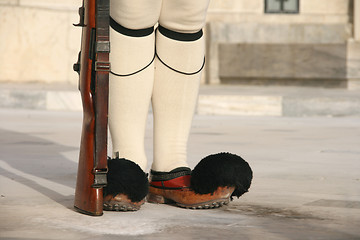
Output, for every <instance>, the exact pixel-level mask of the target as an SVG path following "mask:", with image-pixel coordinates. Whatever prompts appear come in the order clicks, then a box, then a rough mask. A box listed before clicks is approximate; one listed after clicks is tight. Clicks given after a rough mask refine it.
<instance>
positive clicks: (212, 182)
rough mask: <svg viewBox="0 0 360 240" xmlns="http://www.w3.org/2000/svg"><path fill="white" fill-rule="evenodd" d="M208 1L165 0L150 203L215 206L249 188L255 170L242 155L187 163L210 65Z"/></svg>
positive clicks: (155, 98) (158, 41)
mask: <svg viewBox="0 0 360 240" xmlns="http://www.w3.org/2000/svg"><path fill="white" fill-rule="evenodd" d="M207 5H208V1H207V0H197V1H191V0H178V1H171V0H164V1H163V6H162V12H161V15H160V21H159V23H160V27H159V28H158V30H157V36H156V50H157V55H158V57H157V59H156V62H155V67H156V69H155V82H154V90H153V97H152V103H153V110H154V120H155V126H154V127H155V132H154V134H155V139H154V140H155V146H154V162H153V165H152V170H151V177H150V179H151V180H150V187H149V195H148V201H149V202H153V203H167V202H172V203H173V202H175V203H176V204H177V205H178V206H181V207H185V208H193V209H198V208H199V209H203V208H215V207H220V206H222V205H224V204H227V203H229V201H230V199H232V197H233V196H237V197H239V196H241V195H242V194H244V193H245V192H247V191H248V189H249V187H250V184H251V179H252V170H251V168H250V166H249V164H248V163H247V162H246V161H245V160H244V159H242V158H241V157H239V156H237V155H234V154H230V153H220V154H214V155H210V156H208V157H206V158H204V159H202V160H201V161H200V163H199V164H198V165H197V166H196V167H195V168H194V170H193V171H191V170H190V168H188V167H187V161H186V145H187V139H188V135H189V131H190V125H191V121H192V117H193V114H194V110H195V105H196V100H197V96H198V89H199V83H200V76H201V69H202V67H203V64H204V49H205V43H204V37H203V36H202V32H201V28H202V27H203V25H204V21H205V13H206V8H207Z"/></svg>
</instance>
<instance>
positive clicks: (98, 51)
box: [74, 0, 110, 216]
mask: <svg viewBox="0 0 360 240" xmlns="http://www.w3.org/2000/svg"><path fill="white" fill-rule="evenodd" d="M79 14H80V22H79V23H78V24H76V25H75V26H80V27H82V36H81V51H80V53H79V58H78V62H77V63H75V64H74V70H75V71H77V72H78V73H79V90H80V93H81V99H82V104H83V124H82V133H81V143H80V153H79V165H78V173H77V181H76V190H75V201H74V206H75V209H77V210H78V211H79V212H81V213H85V214H88V215H93V216H101V215H102V214H103V191H102V188H103V187H104V186H106V173H107V116H108V92H109V89H108V83H109V71H110V63H109V52H110V41H109V0H83V5H82V7H80V8H79Z"/></svg>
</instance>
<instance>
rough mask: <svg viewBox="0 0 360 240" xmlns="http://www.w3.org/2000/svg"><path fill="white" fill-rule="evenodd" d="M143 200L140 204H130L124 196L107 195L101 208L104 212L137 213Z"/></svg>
mask: <svg viewBox="0 0 360 240" xmlns="http://www.w3.org/2000/svg"><path fill="white" fill-rule="evenodd" d="M144 203H145V200H142V201H140V202H132V201H130V199H128V198H127V196H126V195H124V194H118V195H116V196H115V197H113V196H111V195H108V196H106V197H105V198H104V203H103V208H104V210H106V211H117V212H128V211H137V210H139V209H140V207H141V205H143V204H144Z"/></svg>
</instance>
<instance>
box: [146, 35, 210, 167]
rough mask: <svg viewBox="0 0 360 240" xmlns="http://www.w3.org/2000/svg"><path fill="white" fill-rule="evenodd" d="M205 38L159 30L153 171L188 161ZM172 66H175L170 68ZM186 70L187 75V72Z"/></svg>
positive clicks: (154, 96) (156, 61) (154, 98)
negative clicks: (173, 36)
mask: <svg viewBox="0 0 360 240" xmlns="http://www.w3.org/2000/svg"><path fill="white" fill-rule="evenodd" d="M204 51H205V42H204V37H201V38H200V39H197V40H194V41H180V40H175V39H171V38H169V37H167V36H165V35H164V34H162V33H161V32H160V31H159V30H157V32H156V52H157V55H158V58H156V59H155V80H154V89H153V95H152V105H153V113H154V159H153V164H152V167H151V168H152V170H155V171H165V172H166V171H171V170H173V169H174V168H177V167H185V166H188V164H187V156H186V152H187V140H188V136H189V132H190V128H191V122H192V118H193V115H194V111H195V106H196V102H197V97H198V91H199V84H200V78H201V71H200V72H198V71H199V70H200V69H202V66H203V63H204ZM171 68H172V69H171ZM184 73H187V74H184Z"/></svg>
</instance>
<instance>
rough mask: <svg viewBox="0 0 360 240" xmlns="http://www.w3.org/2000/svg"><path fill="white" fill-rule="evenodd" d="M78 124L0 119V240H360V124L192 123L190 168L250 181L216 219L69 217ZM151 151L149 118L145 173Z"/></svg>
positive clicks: (156, 214)
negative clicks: (213, 157)
mask: <svg viewBox="0 0 360 240" xmlns="http://www.w3.org/2000/svg"><path fill="white" fill-rule="evenodd" d="M0 92H2V93H4V89H1V91H0ZM44 92H45V91H44ZM209 92H210V90H209ZM319 92H321V90H320V91H319ZM2 96H3V95H2ZM18 97H19V96H18ZM354 97H355V96H354ZM19 98H20V97H19ZM356 99H357V98H356ZM2 101H3V100H2ZM33 102H36V100H35V99H34V101H33ZM23 104H25V103H23ZM23 107H24V106H23ZM81 121H82V115H81V112H80V111H68V110H67V111H50V110H48V111H43V110H30V109H10V108H7V109H6V108H2V109H0V195H1V197H0V239H11V240H15V239H256V240H257V239H270V240H272V239H274V240H278V239H280V240H282V239H299V240H300V239H301V240H303V239H326V240H339V239H341V240H343V239H344V240H348V239H354V240H355V239H360V228H359V226H360V174H359V173H360V117H359V116H358V115H357V116H348V117H337V118H333V117H324V116H321V117H308V118H299V117H284V116H283V117H279V116H264V115H263V116H225V115H224V116H221V115H196V116H195V119H194V123H193V128H192V133H191V136H190V140H189V149H188V156H189V163H190V166H191V167H194V166H195V165H196V163H197V162H198V161H199V160H200V159H201V158H202V157H204V156H206V155H208V154H211V153H215V152H220V151H229V152H233V153H236V154H239V155H241V156H242V157H243V158H244V159H246V160H247V161H248V162H249V163H250V165H251V167H252V169H253V171H254V180H253V184H252V186H251V188H250V191H249V193H246V194H245V195H244V196H242V197H241V198H239V199H235V200H234V201H233V202H231V203H230V204H229V205H228V206H225V207H222V208H219V209H212V210H186V209H181V208H177V207H174V206H170V205H154V204H150V203H146V204H145V205H144V206H143V207H142V209H141V210H140V211H138V212H126V213H117V212H105V213H104V215H103V216H102V217H89V216H86V215H82V214H79V213H77V212H75V211H74V209H73V207H72V206H73V198H74V187H75V179H76V171H77V158H78V150H79V139H80V129H81ZM151 146H152V118H151V114H150V117H149V119H148V121H147V132H146V151H147V155H148V157H149V165H150V163H151V161H152V157H151V156H152V147H151Z"/></svg>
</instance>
